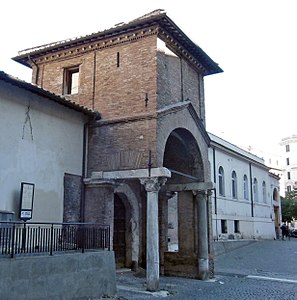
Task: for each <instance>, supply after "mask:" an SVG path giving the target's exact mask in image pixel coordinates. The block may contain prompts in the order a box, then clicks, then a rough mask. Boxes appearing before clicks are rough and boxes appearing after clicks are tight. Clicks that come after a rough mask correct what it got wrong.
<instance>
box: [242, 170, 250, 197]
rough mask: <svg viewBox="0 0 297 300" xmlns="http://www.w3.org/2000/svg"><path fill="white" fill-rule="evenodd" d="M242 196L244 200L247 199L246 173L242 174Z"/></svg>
mask: <svg viewBox="0 0 297 300" xmlns="http://www.w3.org/2000/svg"><path fill="white" fill-rule="evenodd" d="M243 198H244V199H245V200H248V199H249V192H248V178H247V176H246V175H244V176H243Z"/></svg>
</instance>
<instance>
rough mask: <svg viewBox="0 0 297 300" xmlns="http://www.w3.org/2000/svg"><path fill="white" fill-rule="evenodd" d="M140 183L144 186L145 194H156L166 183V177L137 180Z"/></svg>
mask: <svg viewBox="0 0 297 300" xmlns="http://www.w3.org/2000/svg"><path fill="white" fill-rule="evenodd" d="M139 180H140V183H141V184H142V185H144V188H145V190H146V191H147V192H158V191H159V190H160V188H161V186H162V185H163V184H165V183H166V180H167V178H166V177H146V178H139Z"/></svg>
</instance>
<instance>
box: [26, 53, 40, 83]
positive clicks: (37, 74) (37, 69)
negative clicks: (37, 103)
mask: <svg viewBox="0 0 297 300" xmlns="http://www.w3.org/2000/svg"><path fill="white" fill-rule="evenodd" d="M28 60H29V61H30V62H31V63H32V64H34V65H35V67H36V75H35V80H34V83H35V84H37V82H38V77H39V66H38V65H37V64H36V62H35V61H34V60H33V59H32V58H31V56H30V55H29V54H28Z"/></svg>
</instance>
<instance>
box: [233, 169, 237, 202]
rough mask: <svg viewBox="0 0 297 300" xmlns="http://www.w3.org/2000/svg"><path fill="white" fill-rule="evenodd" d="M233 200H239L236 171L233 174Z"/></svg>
mask: <svg viewBox="0 0 297 300" xmlns="http://www.w3.org/2000/svg"><path fill="white" fill-rule="evenodd" d="M232 198H233V199H236V198H237V176H236V172H235V171H233V172H232Z"/></svg>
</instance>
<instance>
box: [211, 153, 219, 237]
mask: <svg viewBox="0 0 297 300" xmlns="http://www.w3.org/2000/svg"><path fill="white" fill-rule="evenodd" d="M212 153H213V154H212V161H213V182H214V209H215V216H216V237H217V240H219V237H218V205H217V189H216V186H217V173H216V149H215V147H213V148H212Z"/></svg>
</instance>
